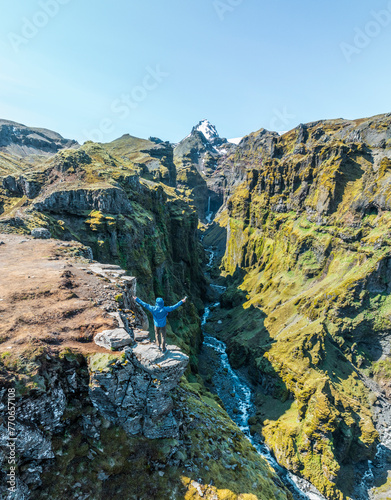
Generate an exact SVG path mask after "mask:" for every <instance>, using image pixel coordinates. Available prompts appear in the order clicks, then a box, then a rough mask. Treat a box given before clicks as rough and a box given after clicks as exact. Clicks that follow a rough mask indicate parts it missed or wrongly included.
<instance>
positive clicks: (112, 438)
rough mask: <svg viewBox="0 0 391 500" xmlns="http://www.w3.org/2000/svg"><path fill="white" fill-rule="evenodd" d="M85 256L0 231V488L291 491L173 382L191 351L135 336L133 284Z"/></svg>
mask: <svg viewBox="0 0 391 500" xmlns="http://www.w3.org/2000/svg"><path fill="white" fill-rule="evenodd" d="M90 257H91V255H90V249H88V248H86V247H84V246H83V245H81V244H80V243H77V242H75V241H72V242H60V241H56V240H52V239H49V240H34V239H32V238H31V237H26V236H18V235H14V234H2V235H1V244H0V263H1V266H2V269H7V273H1V275H0V296H1V301H0V312H1V320H2V321H1V325H2V330H1V335H2V337H1V342H0V382H1V391H0V496H1V497H2V498H3V497H4V498H5V497H6V496H7V498H25V499H49V498H50V499H63V498H86V497H87V496H88V497H89V498H93V499H97V500H98V499H102V500H103V499H105V498H122V497H123V498H129V499H134V500H136V499H140V498H142V499H145V500H147V499H150V498H173V499H178V500H180V499H183V498H194V499H201V498H204V499H205V498H206V499H210V500H212V499H218V500H220V499H221V500H223V499H226V498H232V499H235V500H244V499H247V498H248V499H251V498H263V499H265V500H266V499H269V498H276V499H278V500H284V499H290V498H291V497H290V495H289V493H288V492H286V490H285V489H284V487H283V486H282V484H281V483H280V481H279V479H278V477H277V476H276V475H275V474H274V473H273V472H272V471H271V470H270V469H269V467H268V465H267V464H266V463H265V461H264V460H263V459H261V458H260V457H259V456H258V455H257V454H256V452H255V450H254V449H253V448H252V447H251V445H250V443H249V442H248V441H247V440H246V439H245V438H244V437H243V436H242V435H241V433H240V431H239V429H238V428H237V427H236V426H235V425H234V424H233V423H232V421H230V419H229V417H228V415H227V414H226V413H225V411H224V410H223V409H222V408H221V407H220V406H219V404H218V401H216V400H215V399H213V396H212V395H211V394H208V393H206V392H205V391H204V390H203V389H202V386H200V385H199V384H198V383H192V384H189V383H188V382H187V381H186V380H185V379H183V378H182V380H181V381H180V378H181V376H182V375H183V373H184V371H185V369H186V366H187V364H188V357H187V356H186V355H185V354H184V353H182V352H181V351H180V350H179V349H178V348H176V347H174V346H169V352H168V353H166V354H162V353H161V352H160V351H159V350H158V349H157V347H156V346H154V345H153V344H151V343H150V341H149V340H148V338H147V337H148V336H147V332H143V331H142V330H140V328H141V327H142V326H143V324H144V325H145V317H144V316H143V314H142V312H141V310H138V309H137V308H136V307H134V303H133V305H132V303H131V302H130V301H131V300H132V295H133V294H134V293H135V292H136V288H135V278H134V277H130V276H126V272H125V270H122V269H121V268H119V267H118V266H115V265H105V264H101V263H97V262H92V263H91V259H90ZM129 307H131V308H130V309H129ZM183 307H184V308H185V309H186V308H188V307H189V305H188V304H187V305H185V306H183ZM119 337H121V339H122V345H118V344H114V343H113V342H114V339H115V338H116V339H117V341H118V339H119ZM104 339H106V341H107V342H111V343H112V344H111V348H110V350H109V349H107V348H103V347H101V343H102V341H103V340H104ZM94 340H95V341H94ZM98 344H99V345H98ZM10 401H11V403H10ZM10 416H11V418H12V417H13V419H12V423H13V425H11V427H9V426H8V424H9V422H10V421H11V418H10ZM10 429H11V433H10ZM10 437H12V441H10V439H9V438H10ZM10 443H11V444H12V446H13V445H15V448H12V451H10V447H9V446H8V445H9V444H10ZM10 453H13V455H12V456H13V457H14V460H15V462H14V463H15V465H14V471H15V484H14V486H11V483H8V484H7V479H9V478H10V477H11V479H10V481H11V482H12V480H13V479H12V474H11V476H8V477H6V473H11V472H12V471H11V468H10V467H11V464H10V463H9V462H8V460H9V457H10ZM59 478H61V480H59ZM7 486H10V487H12V488H13V491H10V490H7Z"/></svg>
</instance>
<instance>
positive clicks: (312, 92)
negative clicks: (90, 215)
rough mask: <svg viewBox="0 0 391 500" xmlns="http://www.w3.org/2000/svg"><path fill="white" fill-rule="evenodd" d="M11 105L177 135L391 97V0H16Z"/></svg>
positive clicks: (114, 133)
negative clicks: (204, 126)
mask: <svg viewBox="0 0 391 500" xmlns="http://www.w3.org/2000/svg"><path fill="white" fill-rule="evenodd" d="M0 6H1V17H0V118H4V119H9V120H13V121H17V122H21V123H24V124H26V125H30V126H38V127H45V128H49V129H52V130H55V131H57V132H59V133H60V134H62V135H63V136H65V137H68V138H75V139H77V140H79V142H84V141H85V140H87V139H89V138H91V139H94V140H99V141H102V142H107V141H110V140H113V139H115V138H117V137H119V136H121V135H122V134H124V133H130V134H131V135H135V136H138V137H146V138H147V137H149V136H157V137H160V138H162V139H165V140H170V141H173V142H176V141H179V140H180V139H182V138H183V137H184V136H186V135H187V134H188V133H189V131H190V130H191V128H192V126H193V125H194V124H196V123H197V122H198V121H199V120H201V119H204V118H207V119H209V120H210V121H211V122H212V124H214V125H216V127H217V130H218V131H219V133H220V135H221V136H223V137H227V138H232V137H240V136H243V135H245V134H247V133H250V132H252V131H254V130H258V129H259V128H261V127H264V128H268V129H273V130H277V131H281V130H289V129H291V128H293V127H295V126H296V125H297V124H299V123H306V122H309V121H314V120H319V119H324V118H339V117H344V118H359V117H366V116H371V115H375V114H379V113H386V112H390V111H391V92H390V90H391V65H390V55H391V0H328V1H326V0H322V1H319V0H274V1H271V0H269V1H265V0H165V1H163V0H112V1H109V0H17V1H15V2H9V1H6V0H2V1H1V2H0Z"/></svg>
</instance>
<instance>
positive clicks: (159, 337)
mask: <svg viewBox="0 0 391 500" xmlns="http://www.w3.org/2000/svg"><path fill="white" fill-rule="evenodd" d="M155 343H156V345H157V346H158V347H159V348H160V349H161V350H162V351H165V350H166V327H165V326H155Z"/></svg>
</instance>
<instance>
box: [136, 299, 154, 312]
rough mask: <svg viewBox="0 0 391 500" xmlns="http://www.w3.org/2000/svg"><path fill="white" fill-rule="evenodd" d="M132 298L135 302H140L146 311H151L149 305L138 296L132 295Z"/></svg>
mask: <svg viewBox="0 0 391 500" xmlns="http://www.w3.org/2000/svg"><path fill="white" fill-rule="evenodd" d="M133 298H134V300H135V301H136V302H137V304H140V305H142V306H143V307H145V309H148V311H150V312H152V310H151V309H152V307H153V306H151V305H149V304H147V303H146V302H144V301H142V300H141V299H139V298H138V297H133Z"/></svg>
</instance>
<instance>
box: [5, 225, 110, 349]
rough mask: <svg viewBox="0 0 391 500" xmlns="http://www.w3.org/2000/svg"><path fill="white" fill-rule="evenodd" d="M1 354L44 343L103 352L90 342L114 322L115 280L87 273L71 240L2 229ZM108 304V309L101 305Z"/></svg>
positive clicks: (106, 305) (55, 347)
mask: <svg viewBox="0 0 391 500" xmlns="http://www.w3.org/2000/svg"><path fill="white" fill-rule="evenodd" d="M0 242H3V244H0V356H1V355H2V354H3V353H5V352H11V353H12V354H17V353H20V354H22V353H23V352H25V351H27V350H34V348H35V347H39V346H44V347H45V349H47V352H49V353H50V352H53V353H54V352H58V351H62V350H64V349H65V348H71V349H72V351H77V352H82V353H89V352H107V351H105V350H104V349H102V348H100V347H98V346H97V345H96V344H95V343H94V342H93V337H94V335H95V334H96V333H98V332H100V331H102V330H105V329H110V328H114V327H115V326H116V322H115V320H114V319H113V318H112V317H111V316H110V315H109V314H108V311H109V310H110V309H112V310H114V309H115V306H114V297H115V294H116V293H118V292H116V289H115V287H114V285H113V284H111V283H108V282H106V281H104V280H103V279H102V278H99V277H97V276H95V275H92V274H88V273H87V271H88V262H87V261H86V260H85V259H83V258H81V257H75V256H74V254H75V253H78V252H79V251H80V248H81V246H80V245H79V244H78V243H75V242H61V241H56V240H34V239H32V238H30V237H25V236H19V235H10V234H0ZM105 309H107V310H105Z"/></svg>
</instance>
